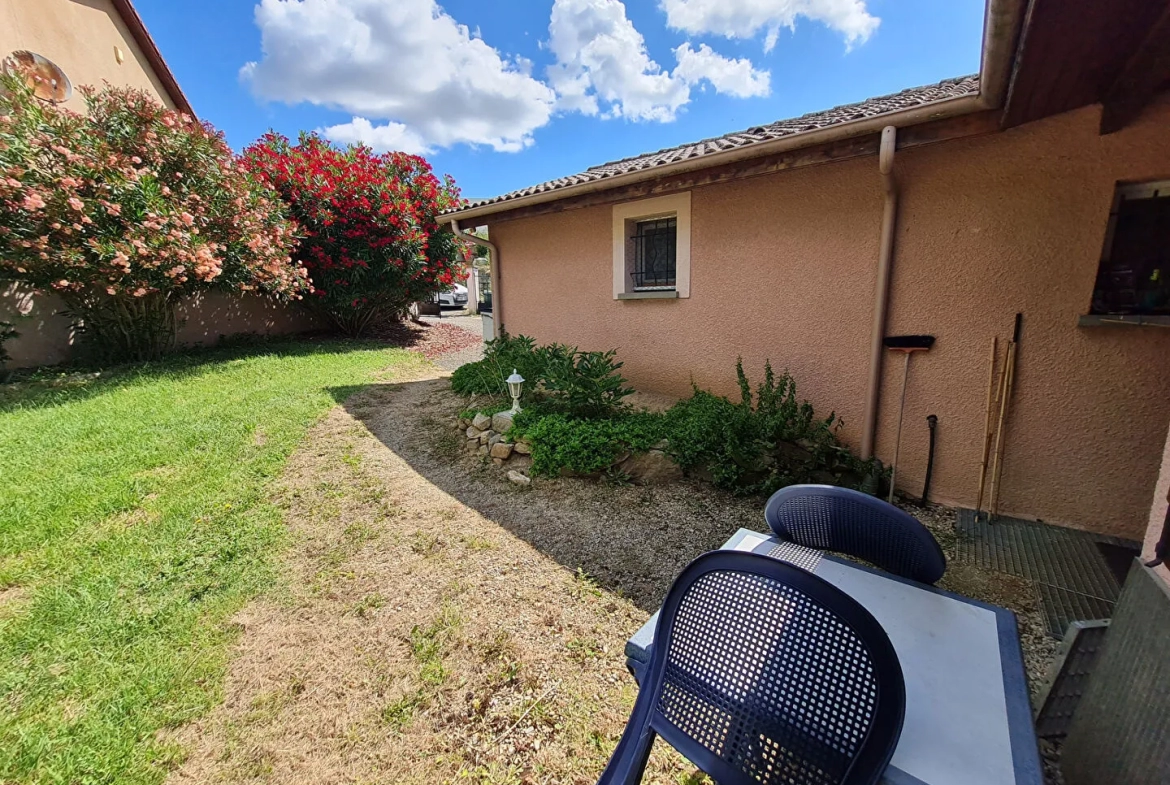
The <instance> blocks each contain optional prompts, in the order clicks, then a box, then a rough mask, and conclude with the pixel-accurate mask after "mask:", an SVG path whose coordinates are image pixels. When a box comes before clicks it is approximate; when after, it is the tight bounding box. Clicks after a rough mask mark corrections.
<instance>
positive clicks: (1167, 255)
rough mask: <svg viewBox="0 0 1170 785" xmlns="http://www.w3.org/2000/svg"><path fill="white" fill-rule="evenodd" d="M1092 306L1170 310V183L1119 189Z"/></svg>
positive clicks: (1114, 310) (1109, 310) (1102, 310)
mask: <svg viewBox="0 0 1170 785" xmlns="http://www.w3.org/2000/svg"><path fill="white" fill-rule="evenodd" d="M1092 311H1093V313H1097V314H1140V315H1156V314H1170V183H1150V184H1144V185H1131V186H1122V187H1119V188H1118V198H1117V201H1116V207H1115V208H1114V211H1113V213H1112V215H1110V216H1109V231H1108V234H1107V235H1106V240H1105V251H1104V253H1103V254H1102V259H1101V266H1100V267H1099V268H1098V271H1097V284H1096V286H1095V287H1094V289H1093V305H1092Z"/></svg>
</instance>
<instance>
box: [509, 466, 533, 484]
mask: <svg viewBox="0 0 1170 785" xmlns="http://www.w3.org/2000/svg"><path fill="white" fill-rule="evenodd" d="M508 479H509V480H511V481H512V482H514V483H516V484H517V485H530V484H531V483H532V480H531V479H530V478H529V477H528V475H526V474H521V473H520V472H518V471H516V470H515V469H513V470H512V471H510V472H508Z"/></svg>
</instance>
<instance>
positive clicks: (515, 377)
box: [504, 368, 524, 414]
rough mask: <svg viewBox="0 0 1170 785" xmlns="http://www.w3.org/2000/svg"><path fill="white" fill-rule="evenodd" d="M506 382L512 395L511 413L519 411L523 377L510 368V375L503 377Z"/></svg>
mask: <svg viewBox="0 0 1170 785" xmlns="http://www.w3.org/2000/svg"><path fill="white" fill-rule="evenodd" d="M504 381H506V382H507V383H508V392H509V393H511V395H512V414H519V413H520V393H521V391H523V390H524V377H523V376H521V375H520V374H518V373H516V369H515V368H513V369H512V375H511V376H509V377H508V378H507V379H505V380H504Z"/></svg>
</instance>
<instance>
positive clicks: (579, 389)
mask: <svg viewBox="0 0 1170 785" xmlns="http://www.w3.org/2000/svg"><path fill="white" fill-rule="evenodd" d="M543 351H544V352H545V355H544V362H545V368H544V379H543V383H544V386H543V392H544V393H546V394H547V395H548V397H549V398H550V399H552V402H553V404H554V405H555V406H556V407H557V408H559V409H561V410H563V411H565V412H567V413H568V414H571V415H573V416H574V417H605V416H607V415H609V414H612V413H613V412H615V411H617V410H618V409H620V408H621V406H622V398H625V397H626V396H627V395H630V394H631V393H633V392H634V391H633V390H632V389H631V388H629V387H626V386H625V384H626V380H625V379H624V378H622V376H621V374H619V373H618V371H619V370H620V369H621V367H622V363H620V362H617V361H616V359H615V358H616V357H617V351H616V350H614V349H610V350H609V351H607V352H582V351H578V350H577V349H576V347H567V346H561V345H559V344H552V345H551V346H546V347H543Z"/></svg>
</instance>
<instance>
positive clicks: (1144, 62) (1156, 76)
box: [1101, 4, 1170, 136]
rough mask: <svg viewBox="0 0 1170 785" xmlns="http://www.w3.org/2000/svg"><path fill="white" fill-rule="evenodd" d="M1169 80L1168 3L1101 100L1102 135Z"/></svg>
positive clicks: (1128, 118)
mask: <svg viewBox="0 0 1170 785" xmlns="http://www.w3.org/2000/svg"><path fill="white" fill-rule="evenodd" d="M1168 81H1170V4H1168V5H1167V6H1166V8H1165V9H1163V11H1162V15H1161V16H1160V17H1159V18H1158V21H1157V22H1155V23H1154V25H1153V26H1152V27H1151V28H1150V31H1149V33H1148V34H1147V35H1146V37H1145V39H1144V40H1143V41H1142V43H1141V46H1139V47H1138V48H1137V50H1136V51H1135V52H1134V53H1133V55H1132V56H1131V57H1130V58H1129V61H1128V62H1127V63H1126V64H1125V68H1123V69H1122V71H1121V75H1120V76H1118V77H1117V79H1116V80H1115V81H1114V82H1113V84H1112V86H1110V87H1109V88H1108V89H1107V90H1106V91H1105V94H1104V98H1103V99H1102V101H1101V103H1102V104H1103V108H1102V111H1101V135H1102V136H1104V135H1106V134H1111V133H1114V132H1116V131H1120V130H1121V129H1122V128H1125V127H1126V126H1127V125H1129V124H1130V123H1132V122H1133V121H1134V120H1136V119H1137V117H1138V115H1140V114H1141V113H1142V110H1143V109H1145V108H1146V106H1147V105H1148V104H1149V103H1150V101H1151V100H1152V99H1153V98H1154V96H1155V95H1157V93H1158V90H1159V89H1160V88H1161V87H1162V86H1163V85H1165V84H1166V83H1167V82H1168Z"/></svg>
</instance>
